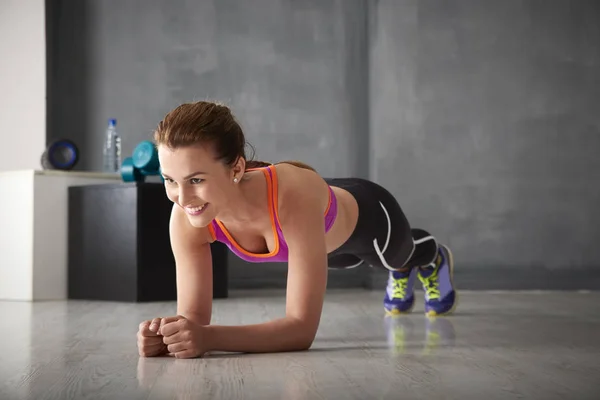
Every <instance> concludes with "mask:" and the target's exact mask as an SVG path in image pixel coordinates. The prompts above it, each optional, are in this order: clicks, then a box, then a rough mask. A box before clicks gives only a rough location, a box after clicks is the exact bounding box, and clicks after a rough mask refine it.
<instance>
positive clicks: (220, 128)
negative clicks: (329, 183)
mask: <svg viewBox="0 0 600 400" xmlns="http://www.w3.org/2000/svg"><path fill="white" fill-rule="evenodd" d="M154 141H155V143H156V145H157V146H158V145H164V146H166V147H168V148H171V149H175V148H178V147H185V146H191V145H196V144H209V145H211V146H212V147H213V149H214V151H215V153H216V157H217V159H218V160H220V161H221V162H223V163H225V164H226V165H228V166H233V165H234V164H235V163H236V162H237V160H238V159H239V157H243V158H244V159H245V160H246V169H251V168H260V167H266V166H269V165H272V163H268V162H265V161H259V160H250V159H248V157H247V156H246V146H249V147H251V148H252V150H253V152H254V148H253V147H252V145H251V144H250V143H248V142H247V141H246V137H245V136H244V132H243V131H242V128H241V127H240V125H239V124H238V122H237V121H236V120H235V117H234V116H233V114H232V113H231V110H230V109H229V107H227V106H225V105H223V104H220V103H214V102H208V101H198V102H194V103H184V104H181V105H180V106H178V107H176V108H175V109H173V110H171V111H170V112H169V113H168V114H167V115H166V116H165V117H164V119H163V120H162V121H160V122H159V123H158V127H157V128H156V130H155V131H154ZM280 163H287V164H292V165H295V166H297V167H300V168H305V169H310V170H312V171H315V169H314V168H312V167H311V166H309V165H307V164H305V163H303V162H300V161H280Z"/></svg>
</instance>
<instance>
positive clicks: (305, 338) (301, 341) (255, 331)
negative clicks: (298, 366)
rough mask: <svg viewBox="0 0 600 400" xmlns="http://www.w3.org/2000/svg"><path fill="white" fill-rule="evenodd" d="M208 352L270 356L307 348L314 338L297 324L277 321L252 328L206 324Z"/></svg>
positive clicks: (282, 320)
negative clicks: (270, 354)
mask: <svg viewBox="0 0 600 400" xmlns="http://www.w3.org/2000/svg"><path fill="white" fill-rule="evenodd" d="M204 328H205V329H207V337H208V343H209V351H232V352H243V353H270V352H281V351H296V350H306V349H308V348H309V347H310V346H311V344H312V341H313V339H314V336H315V332H312V331H311V330H310V329H309V328H307V327H306V325H305V324H303V323H302V322H301V321H299V320H296V319H293V318H288V317H286V318H281V319H276V320H273V321H269V322H264V323H260V324H254V325H241V326H223V325H209V326H206V327H204Z"/></svg>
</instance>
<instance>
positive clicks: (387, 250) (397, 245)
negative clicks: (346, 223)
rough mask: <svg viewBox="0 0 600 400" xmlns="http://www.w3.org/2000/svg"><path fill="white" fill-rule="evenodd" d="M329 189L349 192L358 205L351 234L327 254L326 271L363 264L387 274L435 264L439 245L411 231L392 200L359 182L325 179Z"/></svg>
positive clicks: (375, 187)
mask: <svg viewBox="0 0 600 400" xmlns="http://www.w3.org/2000/svg"><path fill="white" fill-rule="evenodd" d="M325 181H326V182H327V183H328V184H329V185H330V186H337V187H339V188H342V189H345V190H347V191H348V192H350V193H351V194H352V195H353V196H354V198H355V199H356V202H357V203H358V221H357V224H356V228H355V229H354V232H353V233H352V235H351V236H350V238H348V240H347V241H346V242H345V243H344V244H343V245H342V246H340V247H339V248H337V249H336V250H334V251H333V252H331V253H329V256H328V259H329V268H335V269H345V268H354V267H358V266H359V265H360V264H362V263H363V262H365V263H367V264H368V265H369V266H371V267H375V268H385V269H387V270H390V271H394V270H398V269H403V268H412V267H418V266H425V265H428V264H430V263H432V262H433V260H435V257H436V254H437V250H438V245H437V242H436V240H435V238H434V237H433V236H431V235H430V234H429V233H428V232H427V231H424V230H422V229H412V228H411V227H410V224H409V223H408V220H407V219H406V216H405V215H404V212H403V211H402V208H400V205H399V204H398V202H397V201H396V199H395V198H394V196H393V195H392V194H391V193H390V192H389V191H387V190H386V189H385V188H383V187H382V186H380V185H378V184H376V183H374V182H371V181H369V180H365V179H361V178H325Z"/></svg>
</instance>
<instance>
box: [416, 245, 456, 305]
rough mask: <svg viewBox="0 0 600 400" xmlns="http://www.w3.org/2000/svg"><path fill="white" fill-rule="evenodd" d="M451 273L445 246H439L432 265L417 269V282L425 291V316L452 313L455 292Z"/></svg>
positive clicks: (448, 252)
mask: <svg viewBox="0 0 600 400" xmlns="http://www.w3.org/2000/svg"><path fill="white" fill-rule="evenodd" d="M453 272H454V263H453V260H452V253H451V252H450V249H448V247H447V246H445V245H441V244H440V245H439V250H438V256H437V257H436V260H435V263H434V265H432V266H431V267H429V268H424V269H419V280H420V281H421V283H422V284H423V290H424V291H425V314H427V315H429V316H437V315H444V314H450V313H451V312H452V311H454V308H455V306H456V291H455V290H454V283H453Z"/></svg>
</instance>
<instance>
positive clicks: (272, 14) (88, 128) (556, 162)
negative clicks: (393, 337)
mask: <svg viewBox="0 0 600 400" xmlns="http://www.w3.org/2000/svg"><path fill="white" fill-rule="evenodd" d="M597 21H600V6H599V3H598V2H595V1H593V0H590V1H583V0H582V1H577V2H570V1H566V0H557V1H553V2H539V1H516V0H507V1H502V2H499V1H496V2H492V1H475V0H473V1H461V0H457V1H452V2H449V1H443V0H420V1H417V0H402V1H395V0H378V1H376V0H362V1H361V0H344V1H342V0H338V1H334V0H325V1H324V0H319V1H318V0H313V1H302V2H300V1H289V0H260V1H258V0H256V1H252V2H249V1H233V0H230V1H208V0H206V1H195V2H191V1H182V0H175V1H169V2H165V1H159V0H146V1H142V0H131V1H127V2H119V1H110V2H109V1H102V2H100V1H91V0H85V1H81V0H61V1H53V2H48V27H49V28H48V29H49V39H48V40H49V48H50V49H51V54H49V60H48V62H49V64H48V65H49V68H48V73H49V78H50V79H49V108H48V112H49V116H48V132H49V137H50V138H53V137H68V138H71V139H74V140H76V141H77V142H78V143H80V145H81V146H82V153H83V154H82V156H83V161H82V163H81V164H80V168H81V169H98V168H99V167H100V163H101V143H102V137H103V133H104V128H105V121H106V119H107V118H111V117H115V118H118V120H119V129H120V131H121V132H122V134H123V148H124V152H125V154H128V153H130V152H131V150H132V149H133V147H134V146H135V144H136V143H137V142H139V141H140V140H143V139H146V138H148V137H150V133H151V131H152V129H153V128H154V126H155V125H156V123H157V122H158V121H159V120H160V118H161V117H162V116H163V115H164V114H165V113H166V112H167V111H168V110H169V109H171V108H173V107H174V106H175V105H177V104H179V103H181V102H184V101H190V100H193V99H200V98H210V99H217V100H221V101H225V102H228V103H229V104H230V105H231V106H232V107H233V109H234V111H235V112H236V114H237V115H238V117H239V119H240V120H241V122H242V124H243V126H244V127H245V129H246V133H247V135H248V137H249V139H250V141H251V142H252V143H253V144H254V145H255V146H256V148H257V151H258V153H257V156H258V158H260V159H265V160H280V159H288V158H293V159H302V160H305V161H307V162H308V163H311V164H312V165H314V166H315V167H316V168H317V169H318V170H319V171H320V172H321V173H322V174H323V175H325V176H343V175H358V176H362V177H367V176H368V177H371V178H372V179H373V180H375V181H376V182H378V183H381V184H383V185H384V186H386V187H387V188H389V189H390V191H391V192H393V193H394V194H395V195H396V196H397V197H398V200H399V202H400V204H401V205H402V207H403V208H404V209H405V211H406V214H407V215H408V217H409V219H410V221H411V222H412V224H413V225H414V226H416V227H421V228H424V229H428V230H430V231H431V232H432V233H433V234H434V235H435V236H437V237H438V238H439V239H440V240H441V241H443V242H445V243H448V244H449V245H450V246H451V247H452V248H453V249H454V251H455V256H456V259H457V262H458V267H457V279H458V280H459V282H460V284H463V285H464V286H463V287H473V288H475V287H499V288H505V287H519V288H525V287H536V286H539V285H542V286H543V285H546V286H545V287H581V286H586V285H590V284H593V283H590V282H596V283H595V284H594V285H596V286H597V287H600V284H598V283H599V282H600V280H594V279H591V278H590V273H596V274H597V272H595V271H597V270H598V266H599V265H598V264H599V262H598V260H599V259H600V247H597V246H596V245H595V242H596V241H597V240H598V239H600V225H598V224H597V223H595V221H600V212H599V211H598V207H597V205H598V204H600V189H599V188H600V184H598V182H600V157H597V155H596V153H597V152H598V150H599V149H600V132H599V131H600V128H599V126H600V121H599V119H600V117H598V115H599V113H598V112H597V105H598V104H600V101H599V100H600V73H599V72H598V71H599V61H600V50H599V49H600V46H599V44H600V30H599V28H598V26H599V25H598V23H597ZM231 262H232V273H231V277H232V283H233V285H234V286H245V287H253V286H256V285H266V286H282V285H283V284H284V280H285V266H283V265H252V264H246V263H243V262H241V261H239V260H237V259H236V258H234V257H232V258H231ZM575 271H584V272H579V273H570V272H575ZM338 272H339V274H338ZM332 274H333V277H332V278H333V279H332V281H331V282H332V285H341V286H344V285H356V284H362V283H363V282H367V284H368V285H369V284H370V285H373V286H374V287H377V288H381V287H382V285H383V284H384V282H383V278H384V277H385V274H383V275H382V274H376V273H371V271H369V270H368V269H356V270H351V271H335V273H334V272H332ZM527 285H529V286H527Z"/></svg>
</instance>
